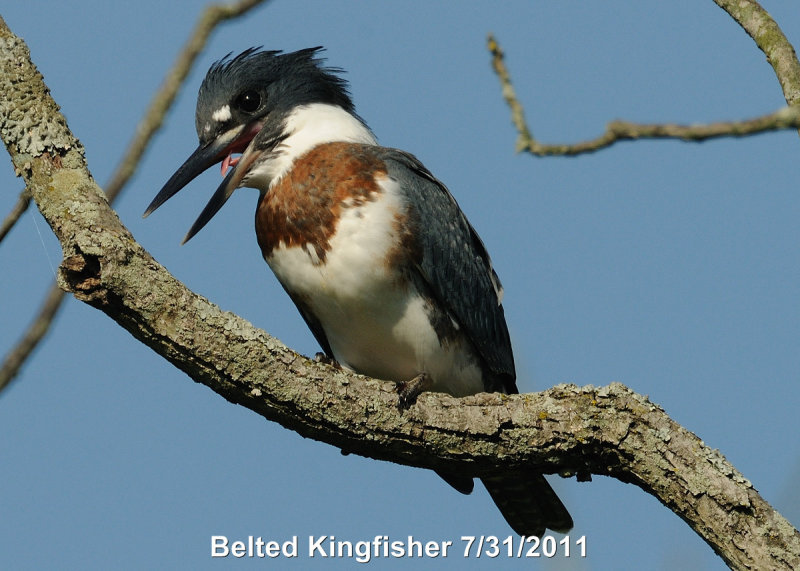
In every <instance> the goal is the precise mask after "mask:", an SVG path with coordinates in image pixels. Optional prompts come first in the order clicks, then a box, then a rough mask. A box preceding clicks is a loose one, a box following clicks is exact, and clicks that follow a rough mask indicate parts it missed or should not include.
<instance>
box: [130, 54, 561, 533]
mask: <svg viewBox="0 0 800 571" xmlns="http://www.w3.org/2000/svg"><path fill="white" fill-rule="evenodd" d="M320 50H321V48H309V49H304V50H300V51H297V52H292V53H282V52H280V51H264V50H261V49H260V48H254V49H248V50H246V51H244V52H243V53H241V54H239V55H237V56H235V57H231V55H230V54H228V55H227V56H225V57H224V58H223V59H222V60H220V61H218V62H217V63H215V64H214V65H212V66H211V69H209V71H208V74H207V75H206V77H205V80H204V81H203V83H202V85H201V87H200V92H199V95H198V100H197V112H196V117H195V123H196V127H197V134H198V137H199V138H200V145H199V146H198V148H197V149H196V150H195V151H194V153H192V155H191V156H190V157H189V158H188V159H187V160H186V162H184V163H183V165H181V167H180V168H179V169H178V170H177V172H175V174H174V175H173V176H172V178H170V179H169V181H168V182H167V183H166V185H164V188H162V189H161V191H160V192H159V193H158V195H157V196H156V197H155V198H154V199H153V202H152V203H151V204H150V206H149V207H148V208H147V210H146V211H145V216H147V215H148V214H150V213H151V212H153V211H154V210H155V209H156V208H158V207H159V206H161V204H163V203H164V202H165V201H166V200H167V199H168V198H170V197H171V196H173V195H174V194H175V193H177V192H178V191H179V190H180V189H182V188H183V187H184V186H186V185H187V184H188V183H189V182H190V181H191V180H192V179H194V178H195V177H196V176H198V175H199V174H200V173H201V172H203V171H205V170H206V169H207V168H209V167H211V166H212V165H214V164H217V163H220V162H221V163H222V173H223V176H224V180H223V181H222V184H221V185H220V186H219V188H218V189H217V191H216V192H215V193H214V195H213V197H212V198H211V200H210V201H209V203H208V205H207V206H206V207H205V209H203V212H202V213H201V214H200V216H199V218H198V219H197V221H196V222H195V223H194V225H193V226H192V227H191V229H190V230H189V233H188V234H187V235H186V238H185V239H184V242H185V241H187V240H189V239H190V238H191V237H192V236H194V235H195V234H196V233H197V232H198V231H199V230H200V229H201V228H202V227H203V226H205V225H206V223H207V222H208V221H209V220H211V218H212V217H213V216H214V214H216V213H217V212H218V211H219V209H220V208H221V207H222V205H223V204H224V203H225V201H226V200H227V199H228V198H229V197H230V196H231V194H232V193H233V191H234V190H236V189H237V188H239V187H243V186H244V187H252V188H257V189H258V190H259V191H260V198H259V201H258V207H257V209H256V235H257V237H258V244H259V246H260V247H261V252H262V253H263V255H264V259H265V260H266V262H267V264H269V266H270V268H272V271H273V272H274V273H275V275H276V276H277V278H278V280H279V281H280V283H281V285H283V287H284V289H285V290H286V292H287V293H288V294H289V297H290V298H291V299H292V301H293V302H294V303H295V305H296V306H297V308H298V309H299V310H300V313H301V315H302V316H303V318H304V319H305V321H306V323H307V324H308V326H309V328H310V329H311V331H312V332H313V334H314V336H315V337H316V339H317V341H318V342H319V344H320V345H321V346H322V348H323V350H324V351H325V354H326V355H327V356H328V357H329V358H331V359H335V360H336V361H337V362H338V363H339V364H340V365H341V366H343V367H346V368H348V369H352V370H353V371H356V372H358V373H362V374H365V375H368V376H371V377H375V378H378V379H384V380H390V381H394V382H396V383H398V384H399V386H400V387H402V389H401V396H402V395H403V393H404V392H405V391H409V392H411V393H414V392H415V391H419V390H422V389H424V390H433V391H440V392H445V393H450V394H452V395H454V396H457V397H458V396H465V395H470V394H474V393H479V392H484V391H487V392H504V393H509V394H510V393H517V392H518V390H517V387H516V384H515V378H516V373H515V370H514V357H513V354H512V352H511V342H510V339H509V335H508V329H507V327H506V321H505V316H504V314H503V307H502V305H501V298H502V287H501V285H500V280H499V279H498V278H497V275H496V274H495V272H494V270H493V269H492V265H491V261H490V259H489V255H488V253H487V252H486V249H485V247H484V245H483V242H482V241H481V239H480V238H479V237H478V235H477V234H476V232H475V230H474V229H473V228H472V226H471V225H470V223H469V222H468V221H467V219H466V217H465V216H464V214H463V213H462V212H461V209H460V208H459V206H458V204H457V203H456V201H455V199H454V198H453V196H452V194H450V192H449V191H448V190H447V188H446V187H445V186H444V185H443V184H442V183H441V182H439V181H438V180H437V179H436V178H435V177H434V176H433V175H432V174H431V173H430V172H429V171H428V170H427V169H426V168H425V167H424V166H423V165H422V164H421V163H420V162H419V161H418V160H417V159H416V158H415V157H414V156H412V155H410V154H408V153H406V152H403V151H399V150H397V149H391V148H386V147H381V146H379V145H378V144H377V141H376V139H375V137H374V136H373V134H372V132H371V131H370V129H369V127H367V125H366V124H365V123H364V121H363V120H362V119H361V118H360V117H359V116H358V115H357V114H356V113H355V110H354V107H353V102H352V100H351V98H350V95H349V93H348V90H347V84H346V82H345V81H344V80H343V79H342V78H341V76H340V72H341V70H339V69H336V68H329V67H325V66H324V65H323V63H322V60H321V58H319V56H318V53H319V51H320ZM234 154H241V156H239V157H238V158H234V157H233V155H234ZM409 387H414V388H413V389H409ZM405 396H408V395H407V394H406V395H405ZM411 398H413V397H411ZM440 475H441V476H442V477H443V478H444V479H445V480H446V481H447V482H448V483H450V484H451V485H452V486H453V487H454V488H456V489H457V490H459V491H460V492H463V493H469V492H471V491H472V487H473V478H472V477H471V476H469V475H464V474H453V473H440ZM482 479H483V482H484V484H485V485H486V488H487V489H488V491H489V493H490V494H491V496H492V498H493V500H494V501H495V503H496V504H497V506H498V508H499V509H500V511H501V512H502V514H503V516H504V517H505V518H506V521H507V522H508V523H509V525H510V526H511V527H512V528H513V529H514V531H515V532H517V533H519V534H521V535H528V536H530V535H537V536H540V535H542V534H543V533H544V531H545V529H546V528H549V529H551V530H554V531H559V532H566V531H568V530H569V529H570V528H571V527H572V518H571V517H570V515H569V513H568V512H567V510H566V508H565V507H564V505H563V504H562V503H561V501H560V500H559V498H558V496H557V495H556V494H555V492H554V491H553V489H552V488H551V487H550V485H549V484H548V483H547V481H546V480H545V479H544V476H542V475H541V474H540V473H536V472H530V471H521V472H513V473H506V474H503V475H501V476H492V477H484V478H482Z"/></svg>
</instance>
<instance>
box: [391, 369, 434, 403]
mask: <svg viewBox="0 0 800 571" xmlns="http://www.w3.org/2000/svg"><path fill="white" fill-rule="evenodd" d="M432 386H433V381H432V380H431V378H430V377H429V376H428V374H427V373H420V374H419V375H417V376H416V377H414V378H413V379H411V380H409V381H405V382H403V383H398V384H397V395H398V396H399V397H400V402H399V403H398V405H397V406H398V408H399V409H400V410H406V409H408V408H410V407H411V405H413V404H414V403H415V402H417V397H418V396H419V395H421V394H422V393H424V392H425V391H428V390H430V389H431V387H432Z"/></svg>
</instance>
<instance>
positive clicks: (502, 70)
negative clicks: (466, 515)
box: [488, 35, 800, 157]
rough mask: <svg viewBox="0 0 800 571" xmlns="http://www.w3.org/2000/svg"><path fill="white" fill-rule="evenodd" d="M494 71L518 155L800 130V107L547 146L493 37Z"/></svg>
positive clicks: (625, 125) (611, 130)
mask: <svg viewBox="0 0 800 571" xmlns="http://www.w3.org/2000/svg"><path fill="white" fill-rule="evenodd" d="M488 47H489V52H490V53H491V55H492V67H493V68H494V70H495V73H496V74H497V77H498V79H499V81H500V85H501V87H502V89H503V98H504V99H505V100H506V103H507V104H508V106H509V108H510V109H511V121H512V122H513V123H514V127H516V129H517V133H518V134H519V137H518V139H517V145H516V150H517V152H521V151H527V152H529V153H531V154H533V155H536V156H539V157H545V156H575V155H581V154H585V153H593V152H595V151H599V150H601V149H605V148H607V147H610V146H611V145H613V144H614V143H617V142H619V141H625V140H632V139H681V140H683V141H692V142H701V141H706V140H708V139H714V138H719V137H746V136H750V135H756V134H759V133H766V132H770V131H779V130H784V129H798V128H800V105H794V106H791V107H784V108H782V109H779V110H778V111H775V112H774V113H770V114H769V115H764V116H761V117H756V118H754V119H747V120H745V121H729V122H718V123H709V124H704V125H675V124H641V123H631V122H629V121H621V120H618V121H612V122H611V123H609V124H608V126H607V127H606V130H605V132H604V133H603V134H602V135H600V136H598V137H596V138H594V139H591V140H589V141H582V142H580V143H573V144H544V143H540V142H539V141H537V140H536V139H535V138H534V136H533V134H532V132H531V130H530V129H529V127H528V124H527V123H526V121H525V113H524V109H523V107H522V104H521V103H520V102H519V100H518V99H517V96H516V93H515V91H514V88H513V86H512V84H511V75H510V74H509V72H508V69H507V68H506V65H505V58H504V54H503V50H502V49H501V48H500V45H499V44H498V43H497V40H496V39H495V38H494V36H491V35H490V36H489V40H488Z"/></svg>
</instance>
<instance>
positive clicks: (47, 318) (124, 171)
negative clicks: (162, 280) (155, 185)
mask: <svg viewBox="0 0 800 571" xmlns="http://www.w3.org/2000/svg"><path fill="white" fill-rule="evenodd" d="M263 2H264V0H240V1H239V2H235V3H232V4H212V5H209V6H207V7H206V8H205V10H204V11H203V13H202V14H201V15H200V18H199V19H198V21H197V24H196V25H195V27H194V30H192V33H191V35H190V36H189V39H188V41H187V42H186V44H185V45H184V47H183V49H182V50H181V52H180V54H178V58H177V60H176V61H175V64H174V65H173V66H172V68H171V69H170V71H169V72H168V73H167V76H166V79H165V80H164V83H163V85H162V86H161V88H160V89H159V90H158V91H157V92H156V94H155V95H154V96H153V99H152V100H151V102H150V105H149V106H148V108H147V111H146V112H145V114H144V117H143V118H142V120H141V121H140V122H139V125H138V126H137V128H136V132H135V134H134V136H133V139H132V140H131V142H130V143H129V144H128V148H127V149H126V151H125V154H124V155H123V157H122V159H121V160H120V162H119V164H118V165H117V168H116V169H115V170H114V172H113V174H112V175H111V180H110V181H109V183H108V184H107V185H106V187H105V192H106V196H107V198H108V201H109V202H111V203H113V202H114V200H115V199H116V198H117V196H119V194H120V193H121V192H122V190H123V189H124V188H125V186H126V185H127V184H128V181H129V180H130V178H131V176H132V175H133V173H134V172H135V171H136V168H137V167H138V166H139V163H140V161H141V159H142V157H143V156H144V153H145V151H146V150H147V148H148V147H149V146H150V142H151V141H152V140H153V136H154V135H155V134H156V133H157V132H158V130H159V129H160V128H161V125H162V124H163V122H164V117H165V116H166V114H167V112H168V111H169V109H170V108H171V107H172V103H173V102H174V101H175V97H177V95H178V92H179V91H180V88H181V86H182V85H183V82H184V81H185V79H186V76H187V75H189V72H190V71H191V69H192V67H193V65H194V63H195V61H196V60H197V57H198V56H199V55H200V53H201V52H202V50H203V48H204V47H205V46H206V44H207V43H208V39H209V38H210V36H211V33H212V32H213V31H214V30H215V29H216V27H217V26H218V25H219V24H221V23H222V22H224V21H226V20H230V19H231V18H236V17H239V16H242V15H244V14H246V13H247V12H249V11H250V10H252V9H253V8H255V7H256V6H258V5H259V4H262V3H263ZM29 199H30V197H29V196H28V193H27V190H26V191H24V192H23V196H21V197H20V200H19V201H18V203H17V205H16V206H15V208H14V210H13V211H12V212H11V213H10V214H9V216H8V217H7V218H6V220H5V221H4V222H3V225H2V228H1V229H0V241H2V239H3V237H4V236H5V234H6V233H7V232H8V231H9V230H10V229H11V228H12V227H13V225H14V224H15V223H16V221H17V220H19V217H20V216H21V215H22V213H23V212H24V211H25V209H26V208H27V207H28V202H29ZM63 301H64V296H63V295H62V293H61V289H60V288H59V287H58V286H57V285H56V284H55V283H54V284H53V285H51V286H50V289H49V290H48V291H47V294H45V297H44V301H43V302H42V304H41V307H40V308H39V312H38V313H37V315H36V317H35V318H34V320H33V322H32V323H31V325H30V326H29V327H28V329H27V330H26V331H25V333H24V334H23V335H22V338H21V339H20V340H19V341H18V342H17V344H16V345H15V346H14V348H13V349H11V350H10V351H9V352H8V354H7V355H6V356H5V359H4V360H3V362H2V365H0V391H2V390H3V389H4V388H5V387H7V386H8V385H9V383H10V382H11V381H12V380H13V379H14V378H15V377H16V376H17V374H19V371H20V369H21V368H22V365H23V364H24V363H25V361H26V360H27V359H28V358H29V357H30V355H31V354H32V353H33V351H34V350H35V349H36V347H37V346H38V345H39V343H40V342H41V340H42V339H43V338H44V336H45V335H46V334H47V332H48V331H49V329H50V327H51V326H52V324H53V320H54V319H55V317H56V315H57V314H58V311H59V309H60V308H61V305H62V303H63Z"/></svg>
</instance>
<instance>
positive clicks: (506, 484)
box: [481, 472, 572, 537]
mask: <svg viewBox="0 0 800 571" xmlns="http://www.w3.org/2000/svg"><path fill="white" fill-rule="evenodd" d="M481 480H482V481H483V485H484V486H486V489H487V490H488V491H489V495H491V496H492V499H493V500H494V503H495V504H496V505H497V507H498V509H499V510H500V513H501V514H503V517H504V518H506V521H507V522H508V525H510V526H511V529H513V530H514V531H515V532H516V533H518V534H519V535H525V536H532V535H535V536H537V537H541V536H542V535H544V532H545V529H550V530H552V531H557V532H559V533H566V532H568V531H569V530H570V529H572V517H571V516H570V515H569V512H568V511H567V508H566V507H564V504H563V503H561V500H560V499H559V497H558V496H557V495H556V492H555V490H553V488H551V487H550V484H549V483H548V482H547V480H545V478H544V476H542V475H541V474H539V473H530V472H515V473H514V474H513V475H512V474H504V475H501V476H490V477H484V478H481Z"/></svg>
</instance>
